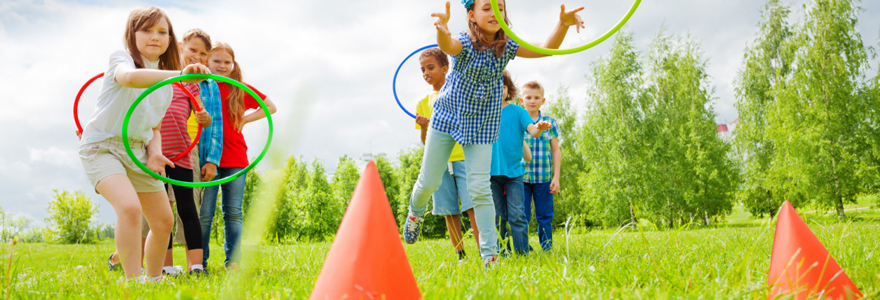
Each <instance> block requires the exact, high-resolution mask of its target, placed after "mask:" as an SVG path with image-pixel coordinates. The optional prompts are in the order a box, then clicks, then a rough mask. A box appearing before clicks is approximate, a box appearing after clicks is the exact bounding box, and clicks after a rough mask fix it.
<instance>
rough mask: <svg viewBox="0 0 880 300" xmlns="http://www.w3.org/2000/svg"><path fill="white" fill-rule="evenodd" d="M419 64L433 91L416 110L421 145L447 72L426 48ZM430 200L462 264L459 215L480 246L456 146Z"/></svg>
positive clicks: (440, 57)
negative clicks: (463, 215)
mask: <svg viewBox="0 0 880 300" xmlns="http://www.w3.org/2000/svg"><path fill="white" fill-rule="evenodd" d="M419 64H421V68H422V78H423V79H425V82H427V83H428V84H430V85H431V86H433V87H434V91H432V92H430V93H428V95H426V96H425V98H422V100H420V101H419V104H418V106H417V107H416V129H420V130H421V137H422V144H424V143H425V137H426V136H427V133H428V122H429V119H430V118H431V113H432V112H433V107H434V101H435V100H436V99H437V95H438V94H439V92H440V88H442V87H443V84H444V83H446V72H448V71H449V58H447V57H446V53H443V51H441V50H440V48H430V49H426V50H425V51H423V52H422V54H421V55H420V56H419ZM432 196H433V199H434V210H433V211H432V212H431V213H432V214H433V215H435V216H444V217H445V218H446V228H447V230H448V231H449V239H450V240H451V241H452V246H453V247H454V248H455V251H456V252H457V253H458V260H459V261H461V260H464V258H465V251H464V245H463V242H462V240H461V235H462V232H461V218H460V215H461V213H462V212H464V211H467V213H468V217H469V219H470V220H471V228H473V230H474V238H476V240H477V245H479V244H480V231H479V229H477V224H476V218H474V205H473V204H472V203H471V198H470V197H469V196H468V192H467V176H466V173H465V164H464V150H463V149H462V148H461V145H459V144H458V143H456V144H455V146H454V147H453V148H452V154H451V155H449V163H448V164H447V172H445V173H443V179H442V181H441V183H440V188H439V189H437V191H436V192H434V194H433V195H432ZM459 199H461V206H459Z"/></svg>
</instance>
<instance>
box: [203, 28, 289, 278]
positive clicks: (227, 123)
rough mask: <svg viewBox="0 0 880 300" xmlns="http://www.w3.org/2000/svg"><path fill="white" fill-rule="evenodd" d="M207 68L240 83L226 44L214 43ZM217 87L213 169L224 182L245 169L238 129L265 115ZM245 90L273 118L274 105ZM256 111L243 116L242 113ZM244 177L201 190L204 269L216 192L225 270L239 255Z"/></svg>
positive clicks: (248, 100) (245, 97) (243, 96)
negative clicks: (219, 148)
mask: <svg viewBox="0 0 880 300" xmlns="http://www.w3.org/2000/svg"><path fill="white" fill-rule="evenodd" d="M208 68H210V69H211V72H213V74H217V75H221V76H226V77H229V78H231V79H235V80H237V81H239V82H242V76H241V66H239V65H238V62H236V61H235V52H233V51H232V47H230V46H229V45H227V44H226V43H220V42H217V43H214V46H213V47H212V49H211V52H210V53H209V54H208ZM217 84H218V86H219V87H220V99H221V105H222V106H223V154H222V156H221V157H220V166H219V168H218V169H217V177H218V178H225V177H227V176H229V175H232V174H235V173H237V172H238V171H241V170H242V169H244V168H245V167H247V166H248V158H247V144H246V143H245V141H244V136H243V135H242V134H241V129H242V127H243V126H244V124H247V123H250V122H253V121H257V120H260V119H262V118H264V117H266V112H264V111H263V109H262V108H261V107H260V105H259V103H257V101H256V100H254V99H253V97H251V95H250V94H248V93H246V92H245V91H244V90H242V89H239V88H237V87H234V86H232V85H230V84H228V83H225V82H218V83H217ZM247 86H248V87H249V88H251V89H252V90H254V92H256V93H257V95H258V96H260V98H261V99H263V102H265V103H266V108H268V109H269V113H271V114H274V113H275V111H276V109H275V104H274V103H272V100H269V98H267V97H266V95H264V94H263V93H260V91H258V90H257V89H255V88H253V87H252V86H250V85H247ZM249 109H256V110H255V111H254V112H251V113H249V114H247V115H245V114H244V113H245V111H247V110H249ZM245 177H246V176H245V175H242V176H240V177H238V178H236V179H234V180H232V181H230V182H227V183H224V184H222V185H221V186H216V185H215V186H209V187H206V188H205V197H204V199H203V201H202V207H201V212H200V214H201V223H202V236H203V237H204V239H202V249H203V250H204V254H203V259H202V264H203V265H205V266H207V265H208V257H209V255H210V252H209V250H210V249H209V248H208V244H209V243H208V242H209V241H210V236H211V221H213V220H214V210H215V209H216V207H217V193H218V192H219V189H220V188H222V189H223V206H222V208H223V222H224V224H225V227H226V234H225V237H226V249H225V250H226V261H225V265H226V267H227V268H234V267H235V266H237V262H238V258H239V257H238V255H239V254H240V253H239V247H238V246H239V245H238V243H239V241H240V238H241V229H242V221H241V218H242V213H241V201H242V199H243V198H244V183H245Z"/></svg>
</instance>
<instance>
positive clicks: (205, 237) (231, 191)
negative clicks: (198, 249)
mask: <svg viewBox="0 0 880 300" xmlns="http://www.w3.org/2000/svg"><path fill="white" fill-rule="evenodd" d="M243 169H244V168H225V167H220V168H217V178H225V177H227V176H230V175H232V174H235V173H237V172H238V171H241V170H243ZM245 177H247V174H245V175H241V176H239V177H238V178H236V179H233V180H232V181H230V182H227V183H224V184H221V185H219V186H217V185H214V186H209V187H205V197H204V199H203V200H202V207H201V211H200V212H199V221H200V222H201V223H202V251H203V255H202V265H204V266H207V265H208V257H209V256H210V253H211V252H210V249H209V245H210V243H211V222H212V221H213V220H214V211H215V210H216V209H217V192H218V191H219V190H220V188H222V189H223V206H222V207H221V209H222V211H223V223H224V226H225V227H226V249H225V250H226V262H225V264H226V265H227V266H228V265H229V263H232V262H236V261H238V260H239V258H240V257H239V256H240V255H241V253H240V252H241V251H240V250H241V249H239V243H240V242H241V229H242V220H241V219H242V213H241V201H242V199H243V198H244V183H245Z"/></svg>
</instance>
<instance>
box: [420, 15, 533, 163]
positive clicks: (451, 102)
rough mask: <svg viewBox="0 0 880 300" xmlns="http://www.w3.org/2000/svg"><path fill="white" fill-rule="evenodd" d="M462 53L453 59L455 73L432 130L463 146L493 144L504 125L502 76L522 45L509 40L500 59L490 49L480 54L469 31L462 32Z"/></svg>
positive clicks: (439, 100)
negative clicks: (502, 119) (502, 118)
mask: <svg viewBox="0 0 880 300" xmlns="http://www.w3.org/2000/svg"><path fill="white" fill-rule="evenodd" d="M456 38H457V39H458V40H459V41H461V53H459V54H458V55H455V56H453V57H452V62H453V67H452V72H450V73H449V76H447V77H446V84H444V85H443V88H441V89H440V96H438V97H437V101H436V102H435V103H434V116H433V119H432V120H431V127H432V128H434V129H436V130H438V131H440V132H444V133H447V134H449V135H451V136H452V138H453V139H455V141H456V142H458V143H459V144H461V145H462V146H466V145H475V144H492V143H494V142H495V141H496V140H498V127H499V124H500V123H501V93H502V89H503V82H502V79H501V73H502V72H503V71H504V68H505V67H506V66H507V63H508V62H509V61H510V60H511V59H513V58H514V57H515V56H516V50H517V49H519V45H518V44H517V43H516V42H514V41H513V40H508V41H507V45H506V47H505V49H504V54H503V55H501V58H497V57H495V53H493V52H492V51H491V49H487V50H483V51H477V50H476V49H474V45H473V44H472V43H471V38H470V36H469V35H468V34H467V32H460V33H459V34H458V36H456Z"/></svg>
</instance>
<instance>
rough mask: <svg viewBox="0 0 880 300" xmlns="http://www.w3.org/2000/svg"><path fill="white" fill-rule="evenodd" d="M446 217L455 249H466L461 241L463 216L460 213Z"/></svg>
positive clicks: (447, 227)
mask: <svg viewBox="0 0 880 300" xmlns="http://www.w3.org/2000/svg"><path fill="white" fill-rule="evenodd" d="M445 217H446V229H447V230H449V239H450V240H452V247H455V251H461V250H464V245H462V241H461V217H459V216H458V215H449V216H445Z"/></svg>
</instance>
